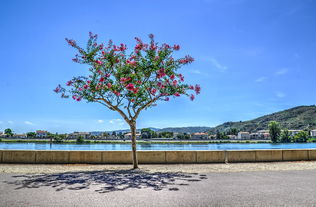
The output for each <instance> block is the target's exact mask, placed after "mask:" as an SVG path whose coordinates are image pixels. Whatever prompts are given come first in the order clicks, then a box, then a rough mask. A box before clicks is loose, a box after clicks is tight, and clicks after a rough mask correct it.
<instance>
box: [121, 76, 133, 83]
mask: <svg viewBox="0 0 316 207" xmlns="http://www.w3.org/2000/svg"><path fill="white" fill-rule="evenodd" d="M129 80H131V78H130V77H127V78H124V77H123V78H121V79H120V81H121V83H125V82H127V81H129Z"/></svg>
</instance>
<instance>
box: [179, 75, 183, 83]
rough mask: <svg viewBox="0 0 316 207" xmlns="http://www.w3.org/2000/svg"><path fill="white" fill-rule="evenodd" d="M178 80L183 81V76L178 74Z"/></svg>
mask: <svg viewBox="0 0 316 207" xmlns="http://www.w3.org/2000/svg"><path fill="white" fill-rule="evenodd" d="M179 78H180V81H182V82H183V81H184V76H183V75H182V74H179Z"/></svg>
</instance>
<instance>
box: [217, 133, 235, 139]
mask: <svg viewBox="0 0 316 207" xmlns="http://www.w3.org/2000/svg"><path fill="white" fill-rule="evenodd" d="M213 136H216V135H213ZM227 136H228V138H229V139H237V136H236V135H234V134H229V135H227Z"/></svg>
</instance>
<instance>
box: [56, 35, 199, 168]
mask: <svg viewBox="0 0 316 207" xmlns="http://www.w3.org/2000/svg"><path fill="white" fill-rule="evenodd" d="M149 38H150V42H149V43H148V44H147V43H144V42H143V41H142V40H141V39H140V38H135V39H136V46H135V47H134V48H132V50H130V51H129V53H128V50H127V47H126V45H125V44H120V45H115V44H113V43H112V41H111V40H110V41H109V42H108V44H107V45H106V46H105V45H103V44H98V43H97V35H94V34H92V33H91V32H90V33H89V40H88V44H87V48H86V49H83V48H81V47H79V46H78V45H77V43H76V42H75V41H74V40H70V39H67V38H66V41H67V42H68V44H69V45H70V46H72V47H74V48H75V49H77V51H78V54H77V55H76V57H75V58H74V59H73V61H74V62H76V63H80V64H87V65H89V67H90V68H89V71H90V75H89V76H87V77H85V76H79V77H73V78H72V79H71V80H69V81H68V82H67V83H66V85H67V86H68V87H66V88H64V87H62V86H61V85H58V86H57V88H56V89H55V90H54V91H55V92H56V93H60V94H61V97H62V98H68V97H72V98H73V99H74V100H76V101H81V100H86V101H87V102H97V103H100V104H102V105H104V106H106V107H107V108H109V109H111V110H113V111H117V112H118V113H119V114H120V115H121V116H122V117H123V119H124V120H125V121H126V123H127V124H128V125H129V126H130V129H131V134H132V151H133V153H132V154H133V167H134V168H138V160H137V153H136V120H137V117H138V116H139V114H140V112H141V111H142V110H144V109H147V108H149V107H152V106H155V105H156V104H155V103H156V102H157V101H169V99H170V97H179V96H181V95H185V96H189V97H190V99H191V100H194V98H195V96H194V95H193V94H192V93H190V94H189V93H188V91H190V90H191V91H195V93H196V94H199V93H200V90H201V88H200V86H199V85H195V86H193V85H188V84H185V83H184V77H183V75H182V74H180V73H178V72H177V70H178V69H179V68H180V67H181V66H183V65H186V64H189V63H192V62H193V61H194V59H193V58H192V57H190V56H188V55H187V56H185V57H184V58H180V59H174V58H173V57H172V54H173V52H174V51H177V50H179V49H180V46H179V45H174V46H170V45H168V44H161V45H159V44H158V43H157V42H155V41H154V36H153V35H152V34H150V35H149Z"/></svg>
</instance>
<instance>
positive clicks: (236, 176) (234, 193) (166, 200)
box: [0, 170, 316, 207]
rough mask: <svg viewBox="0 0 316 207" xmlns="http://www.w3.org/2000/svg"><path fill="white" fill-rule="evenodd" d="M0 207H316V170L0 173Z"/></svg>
mask: <svg viewBox="0 0 316 207" xmlns="http://www.w3.org/2000/svg"><path fill="white" fill-rule="evenodd" d="M0 206H164V207H165V206H234V207H235V206H316V170H296V171H259V172H229V173H227V172H226V173H225V172H222V173H207V174H201V173H173V172H161V173H158V172H146V171H141V170H138V171H132V170H107V171H81V172H64V173H55V174H38V175H34V174H12V173H0Z"/></svg>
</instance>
